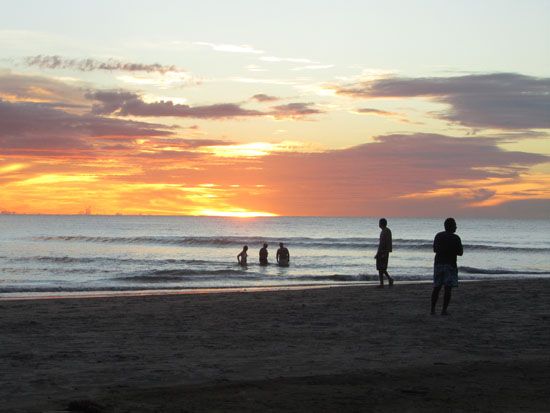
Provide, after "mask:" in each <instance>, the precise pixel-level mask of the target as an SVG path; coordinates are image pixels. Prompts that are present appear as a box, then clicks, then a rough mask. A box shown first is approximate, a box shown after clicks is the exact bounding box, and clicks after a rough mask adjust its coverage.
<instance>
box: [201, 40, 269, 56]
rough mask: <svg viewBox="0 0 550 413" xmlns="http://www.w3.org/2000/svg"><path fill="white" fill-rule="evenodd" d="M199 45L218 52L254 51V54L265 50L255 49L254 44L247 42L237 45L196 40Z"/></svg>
mask: <svg viewBox="0 0 550 413" xmlns="http://www.w3.org/2000/svg"><path fill="white" fill-rule="evenodd" d="M194 44H196V45H198V46H207V47H210V48H211V49H212V50H215V51H217V52H228V53H252V54H262V53H264V51H263V50H258V49H255V48H254V47H252V46H249V45H247V44H241V45H235V44H227V43H209V42H194Z"/></svg>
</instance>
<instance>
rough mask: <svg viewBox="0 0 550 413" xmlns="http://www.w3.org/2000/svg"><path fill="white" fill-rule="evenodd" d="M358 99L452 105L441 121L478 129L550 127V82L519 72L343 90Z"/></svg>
mask: <svg viewBox="0 0 550 413" xmlns="http://www.w3.org/2000/svg"><path fill="white" fill-rule="evenodd" d="M337 92H338V93H340V94H343V95H349V96H352V97H356V98H365V99H369V98H384V97H427V98H432V99H434V100H436V101H438V102H441V103H445V104H448V105H450V109H449V110H448V111H445V112H442V113H438V114H436V116H438V117H440V118H441V119H445V120H448V121H451V122H456V123H459V124H462V125H464V126H469V127H474V128H497V129H536V128H550V78H538V77H533V76H525V75H521V74H516V73H493V74H485V75H467V76H457V77H431V78H398V77H396V78H386V79H378V80H373V81H366V82H359V83H356V84H350V85H345V86H341V87H339V88H338V89H337Z"/></svg>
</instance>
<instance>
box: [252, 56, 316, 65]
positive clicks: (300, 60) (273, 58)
mask: <svg viewBox="0 0 550 413" xmlns="http://www.w3.org/2000/svg"><path fill="white" fill-rule="evenodd" d="M260 60H261V61H263V62H272V63H280V62H288V63H316V64H317V63H319V62H315V61H313V60H311V59H305V58H301V57H297V58H294V57H277V56H262V57H260Z"/></svg>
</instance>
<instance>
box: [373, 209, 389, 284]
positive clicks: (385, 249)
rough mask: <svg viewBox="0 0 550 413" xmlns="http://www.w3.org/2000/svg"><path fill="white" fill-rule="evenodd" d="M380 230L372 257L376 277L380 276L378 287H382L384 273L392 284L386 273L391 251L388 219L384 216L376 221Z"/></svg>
mask: <svg viewBox="0 0 550 413" xmlns="http://www.w3.org/2000/svg"><path fill="white" fill-rule="evenodd" d="M378 226H379V227H380V229H381V230H382V231H380V241H379V242H378V251H376V255H375V256H374V258H375V259H376V269H377V270H378V277H379V278H380V285H379V286H378V287H379V288H383V287H384V275H385V276H386V277H388V282H389V284H390V287H391V286H392V285H393V278H392V277H390V275H389V274H388V259H389V258H390V252H392V239H391V231H390V229H389V228H388V221H387V220H386V218H380V221H378Z"/></svg>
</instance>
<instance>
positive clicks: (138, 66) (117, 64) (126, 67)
mask: <svg viewBox="0 0 550 413" xmlns="http://www.w3.org/2000/svg"><path fill="white" fill-rule="evenodd" d="M24 63H25V64H26V65H27V66H36V67H39V68H41V69H71V70H80V71H82V72H91V71H94V70H107V71H113V70H119V71H125V72H148V73H150V72H157V73H162V74H164V73H166V72H181V71H182V70H181V69H178V68H177V67H176V66H174V65H170V66H165V65H161V64H158V63H153V64H145V63H132V62H121V61H118V60H115V59H108V60H106V61H101V60H96V59H69V58H66V57H62V56H58V55H53V56H48V55H37V56H29V57H26V58H25V59H24Z"/></svg>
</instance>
